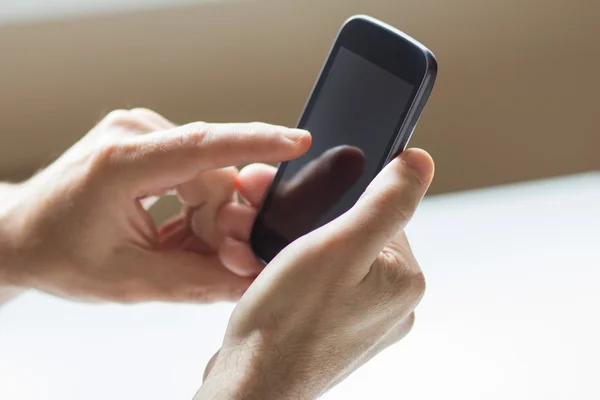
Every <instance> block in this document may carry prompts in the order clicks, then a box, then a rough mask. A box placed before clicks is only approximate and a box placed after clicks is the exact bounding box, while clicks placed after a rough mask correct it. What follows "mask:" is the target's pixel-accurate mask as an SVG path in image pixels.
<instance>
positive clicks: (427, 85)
mask: <svg viewBox="0 0 600 400" xmlns="http://www.w3.org/2000/svg"><path fill="white" fill-rule="evenodd" d="M342 47H344V48H346V49H348V50H350V51H352V52H354V53H355V54H357V55H359V56H361V57H363V58H365V59H366V60H368V61H370V62H372V63H374V64H375V65H378V66H379V67H381V68H383V69H385V70H387V71H389V72H390V73H392V74H394V75H396V76H398V77H399V78H400V79H402V80H404V81H406V82H408V83H409V84H411V85H412V86H413V87H414V89H413V92H412V93H411V95H410V98H409V101H408V103H407V107H406V108H405V109H404V110H402V113H401V114H400V115H399V117H398V123H397V126H396V128H395V132H396V134H394V135H392V137H391V140H390V142H389V143H388V146H387V149H386V152H385V154H384V156H383V157H382V159H381V162H380V163H379V166H378V168H377V172H379V171H380V170H381V169H382V168H383V167H384V166H385V165H386V164H387V163H388V162H389V161H391V159H393V158H394V157H396V156H397V155H398V154H399V153H400V152H401V151H403V150H404V149H405V148H406V145H407V144H408V141H409V140H410V137H411V135H412V132H413V130H414V127H415V126H416V124H417V122H418V119H419V116H420V114H421V112H422V110H423V107H424V105H425V103H426V102H427V99H428V97H429V94H430V93H431V90H432V88H433V83H434V81H435V77H436V75H437V61H436V59H435V56H434V55H433V53H432V52H431V51H430V50H429V49H427V48H426V47H425V46H423V45H422V44H421V43H419V42H417V41H416V40H415V39H413V38H411V37H410V36H408V35H406V34H405V33H403V32H401V31H399V30H397V29H396V28H394V27H392V26H390V25H387V24H385V23H383V22H381V21H379V20H376V19H374V18H372V17H369V16H365V15H357V16H354V17H352V18H349V19H348V20H346V22H345V23H344V24H343V25H342V28H341V29H340V31H339V32H338V35H337V37H336V40H335V41H334V43H333V46H332V47H331V50H330V52H329V55H328V57H327V60H326V62H325V64H324V65H323V67H322V69H321V72H320V74H319V77H318V78H317V80H316V82H315V85H314V87H313V89H312V92H311V94H310V96H309V98H308V101H307V102H306V105H305V107H304V110H303V112H302V114H301V117H300V119H299V121H298V124H297V126H298V127H299V128H302V127H303V126H304V125H305V123H306V121H307V119H308V116H309V115H310V112H311V110H312V108H313V106H314V104H315V102H316V101H317V98H318V97H319V93H320V91H321V88H322V87H323V85H324V83H325V81H326V80H327V76H328V75H329V72H330V70H331V67H332V65H333V62H334V60H335V58H336V55H337V53H338V51H339V49H340V48H342ZM407 60H408V61H407ZM287 163H288V162H284V163H282V164H281V165H280V166H279V169H278V171H277V174H276V175H275V177H274V179H273V182H272V184H271V187H270V188H269V191H268V192H267V195H266V197H265V199H264V201H263V204H262V206H261V207H260V209H259V212H258V215H257V217H256V220H255V223H254V226H253V228H252V233H251V237H250V244H251V247H252V250H253V251H254V253H255V254H256V255H257V257H258V258H259V259H261V261H263V262H264V263H265V264H266V263H268V262H270V261H271V259H272V258H273V257H274V256H271V255H267V254H264V253H265V251H263V249H261V247H262V246H261V242H263V243H264V242H265V241H270V242H271V245H273V246H274V247H276V248H278V249H279V250H278V252H279V251H281V250H282V249H283V248H284V247H285V246H287V245H288V244H289V243H290V242H289V241H288V240H287V239H285V238H283V237H282V236H281V235H279V234H278V233H277V232H275V231H273V230H271V229H269V228H267V227H266V226H265V225H264V224H263V223H262V220H263V216H264V213H265V211H266V210H267V209H268V208H269V205H270V204H271V202H272V200H273V194H274V192H275V188H276V187H277V185H278V183H279V181H280V179H281V177H282V175H283V173H284V171H285V168H286V166H287ZM267 251H268V250H267ZM261 253H262V254H261Z"/></svg>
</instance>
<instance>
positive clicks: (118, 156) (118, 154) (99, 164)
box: [91, 143, 138, 172]
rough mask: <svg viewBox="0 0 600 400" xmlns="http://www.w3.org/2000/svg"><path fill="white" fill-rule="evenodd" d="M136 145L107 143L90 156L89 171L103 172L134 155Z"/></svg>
mask: <svg viewBox="0 0 600 400" xmlns="http://www.w3.org/2000/svg"><path fill="white" fill-rule="evenodd" d="M137 150H138V149H137V146H135V145H134V144H131V143H107V144H105V145H103V146H101V147H99V148H98V149H97V150H96V151H95V152H94V153H93V156H92V161H91V172H104V171H107V170H111V169H113V168H115V167H116V166H118V165H120V164H122V163H123V162H124V161H125V160H128V159H132V158H135V157H136V154H137Z"/></svg>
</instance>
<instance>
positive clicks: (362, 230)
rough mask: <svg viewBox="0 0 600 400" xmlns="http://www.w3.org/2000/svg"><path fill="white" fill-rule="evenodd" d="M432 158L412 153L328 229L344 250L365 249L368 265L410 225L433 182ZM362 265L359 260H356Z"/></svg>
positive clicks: (397, 161) (395, 162)
mask: <svg viewBox="0 0 600 400" xmlns="http://www.w3.org/2000/svg"><path fill="white" fill-rule="evenodd" d="M433 173H434V163H433V160H432V158H431V156H430V155H429V154H428V153H427V152H425V151H424V150H420V149H409V150H406V151H405V152H403V153H402V154H400V156H398V157H397V158H395V159H394V160H392V162H390V163H389V164H388V165H387V166H386V167H385V168H384V169H383V170H382V171H381V172H380V173H379V174H378V175H377V177H375V179H374V180H373V181H372V182H371V184H370V185H369V187H368V188H367V190H366V191H365V192H364V194H363V195H362V196H361V198H360V199H359V200H358V201H357V203H356V204H355V205H354V207H352V208H351V209H350V210H349V211H348V212H347V213H345V214H344V215H342V216H341V217H340V218H338V219H336V220H335V221H333V222H332V223H331V224H329V225H327V228H326V230H331V233H330V234H331V237H335V238H336V240H339V243H340V245H341V246H343V247H344V248H355V249H361V252H360V255H358V254H356V253H355V252H353V255H354V256H356V255H358V256H359V257H360V258H361V261H364V262H366V263H367V264H368V265H370V264H371V262H372V261H373V260H374V259H375V258H376V257H377V255H378V254H379V253H380V252H381V250H383V248H384V247H385V246H386V245H387V244H388V243H389V242H390V241H391V239H392V238H393V237H394V236H395V235H396V234H397V233H398V232H399V231H401V230H402V229H404V227H405V226H406V225H407V224H408V222H409V221H410V219H411V218H412V216H413V214H414V212H415V210H416V208H417V206H418V205H419V203H420V201H421V199H422V198H423V196H424V195H425V192H427V189H428V188H429V185H430V184H431V180H432V179H433ZM356 261H358V260H356Z"/></svg>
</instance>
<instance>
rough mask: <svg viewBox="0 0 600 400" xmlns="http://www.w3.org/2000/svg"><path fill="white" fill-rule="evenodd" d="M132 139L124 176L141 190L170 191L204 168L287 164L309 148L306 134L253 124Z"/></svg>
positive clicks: (201, 126)
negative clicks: (131, 149)
mask: <svg viewBox="0 0 600 400" xmlns="http://www.w3.org/2000/svg"><path fill="white" fill-rule="evenodd" d="M133 140H134V143H133V148H134V150H135V151H133V155H134V156H133V157H126V161H128V164H129V167H131V168H129V169H128V175H129V176H130V177H131V179H133V180H134V183H136V184H137V185H136V186H138V187H140V189H143V190H148V189H152V188H156V187H173V186H175V185H178V184H180V183H182V182H185V181H187V180H190V179H192V178H193V177H195V176H197V175H198V174H199V173H200V172H202V171H205V170H208V169H216V168H222V167H227V166H235V165H241V164H247V163H250V162H280V161H287V160H291V159H293V158H296V157H299V156H300V155H302V154H304V153H305V152H306V151H307V150H308V148H309V147H310V144H311V137H310V134H309V133H308V132H307V131H305V130H301V129H293V128H286V127H283V126H277V125H269V124H264V123H257V122H254V123H235V124H209V123H204V122H196V123H192V124H188V125H182V126H179V127H175V128H172V129H168V130H164V131H160V132H155V133H150V134H147V135H144V136H139V137H136V138H135V139H133ZM125 153H127V152H125Z"/></svg>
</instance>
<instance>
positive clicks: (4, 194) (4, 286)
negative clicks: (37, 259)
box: [0, 183, 23, 307]
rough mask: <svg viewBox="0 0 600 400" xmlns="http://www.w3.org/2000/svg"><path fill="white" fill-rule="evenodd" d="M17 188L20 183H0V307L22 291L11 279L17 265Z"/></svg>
mask: <svg viewBox="0 0 600 400" xmlns="http://www.w3.org/2000/svg"><path fill="white" fill-rule="evenodd" d="M19 190H20V185H14V184H8V183H0V307H1V306H2V305H3V304H5V303H6V302H8V301H9V300H11V299H13V298H14V297H16V296H17V295H18V294H20V293H21V292H23V289H22V288H20V287H18V286H16V284H15V282H14V280H13V279H12V277H13V271H14V269H15V268H17V266H18V261H17V251H16V246H15V232H16V226H15V225H16V224H15V223H14V211H15V210H16V207H17V206H18V203H19V200H18V195H19Z"/></svg>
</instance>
